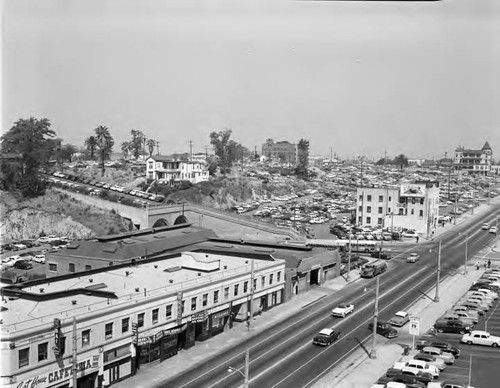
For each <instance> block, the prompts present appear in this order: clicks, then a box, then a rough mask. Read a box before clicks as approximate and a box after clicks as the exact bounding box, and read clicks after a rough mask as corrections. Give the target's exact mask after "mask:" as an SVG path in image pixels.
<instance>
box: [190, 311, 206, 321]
mask: <svg viewBox="0 0 500 388" xmlns="http://www.w3.org/2000/svg"><path fill="white" fill-rule="evenodd" d="M207 318H208V313H207V312H206V311H201V312H199V313H196V314H193V315H191V322H193V323H198V322H205V321H206V320H207Z"/></svg>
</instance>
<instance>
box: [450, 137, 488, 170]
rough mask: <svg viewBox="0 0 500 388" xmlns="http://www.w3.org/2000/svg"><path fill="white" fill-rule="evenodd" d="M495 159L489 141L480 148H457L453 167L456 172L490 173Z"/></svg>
mask: <svg viewBox="0 0 500 388" xmlns="http://www.w3.org/2000/svg"><path fill="white" fill-rule="evenodd" d="M492 159H493V150H492V149H491V147H490V145H489V144H488V142H486V143H484V145H483V147H482V148H481V149H480V150H472V149H465V148H464V147H458V148H457V149H456V150H455V160H454V163H453V168H454V170H455V171H456V172H460V173H464V174H469V175H489V174H490V169H491V164H492Z"/></svg>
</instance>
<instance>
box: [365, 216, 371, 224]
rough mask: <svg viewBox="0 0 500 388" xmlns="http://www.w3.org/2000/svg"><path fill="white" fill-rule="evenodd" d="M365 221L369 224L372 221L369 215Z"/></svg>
mask: <svg viewBox="0 0 500 388" xmlns="http://www.w3.org/2000/svg"><path fill="white" fill-rule="evenodd" d="M366 223H367V224H368V225H370V224H371V223H372V218H371V217H366Z"/></svg>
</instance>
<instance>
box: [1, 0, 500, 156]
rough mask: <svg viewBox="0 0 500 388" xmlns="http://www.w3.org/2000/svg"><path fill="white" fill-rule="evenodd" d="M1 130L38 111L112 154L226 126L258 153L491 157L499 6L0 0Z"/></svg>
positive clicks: (499, 69)
mask: <svg viewBox="0 0 500 388" xmlns="http://www.w3.org/2000/svg"><path fill="white" fill-rule="evenodd" d="M2 39H3V42H2V43H3V49H2V50H3V52H2V54H3V86H2V91H3V107H2V108H3V109H2V110H3V112H2V113H3V116H2V125H3V130H8V129H9V128H10V127H11V126H12V124H13V123H14V121H16V120H17V119H19V118H28V117H30V116H35V117H39V118H42V117H47V118H49V119H50V120H51V121H52V124H53V128H54V129H55V131H56V132H57V134H58V136H59V137H62V138H63V140H64V142H69V143H73V144H75V145H78V146H80V145H82V144H83V141H84V139H85V138H86V137H87V136H89V135H90V134H91V133H92V130H93V129H94V128H95V127H97V126H98V125H106V126H108V127H109V128H110V131H111V133H112V135H113V136H114V137H115V143H116V146H115V150H116V151H119V150H120V143H121V142H122V141H125V140H128V138H129V133H130V130H131V129H132V128H133V129H140V130H142V131H143V132H144V133H145V134H146V135H147V136H148V137H151V138H154V139H156V140H158V141H160V143H161V146H160V148H161V153H162V154H169V153H173V152H183V151H188V150H189V141H190V140H192V141H193V142H194V151H196V152H198V151H204V147H205V146H207V145H209V138H208V135H209V133H210V132H212V131H219V130H221V129H223V128H225V127H230V128H232V130H233V139H234V140H236V141H238V142H241V143H242V144H244V145H245V146H247V147H248V148H249V149H251V150H253V149H254V146H257V149H258V150H259V151H260V148H261V145H262V143H263V142H264V141H265V139H266V138H268V137H271V138H273V139H274V140H276V141H278V140H289V141H293V142H296V141H298V140H299V139H300V138H307V139H309V140H310V144H311V151H312V153H315V154H322V155H329V154H330V149H331V148H332V147H333V150H334V152H336V153H338V154H339V155H341V156H343V157H347V156H350V157H352V156H355V155H360V154H366V155H369V156H371V157H375V158H377V157H380V156H383V154H384V149H386V150H387V154H388V156H395V155H396V154H398V153H404V154H406V155H407V156H409V157H411V158H416V157H428V158H430V157H436V158H438V157H442V156H443V154H444V152H445V151H448V152H452V151H453V150H454V149H455V148H456V147H457V146H459V145H463V146H466V147H469V148H480V147H481V146H482V145H483V144H484V142H485V141H486V140H488V141H489V142H490V145H491V146H492V148H493V152H494V157H496V158H497V159H500V4H499V2H498V0H473V1H472V0H445V1H440V2H373V1H370V2H361V1H353V2H347V1H346V2H337V1H307V0H305V1H292V0H266V1H263V0H246V1H238V0H210V1H209V0H205V1H203V0H161V1H157V0H134V1H132V0H78V1H76V0H5V1H4V10H3V34H2Z"/></svg>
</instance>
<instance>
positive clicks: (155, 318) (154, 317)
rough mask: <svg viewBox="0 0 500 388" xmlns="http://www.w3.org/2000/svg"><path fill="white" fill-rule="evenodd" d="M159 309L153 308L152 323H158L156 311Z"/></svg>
mask: <svg viewBox="0 0 500 388" xmlns="http://www.w3.org/2000/svg"><path fill="white" fill-rule="evenodd" d="M159 311H160V310H159V309H153V319H152V322H153V325H154V324H156V323H158V312H159Z"/></svg>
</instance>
